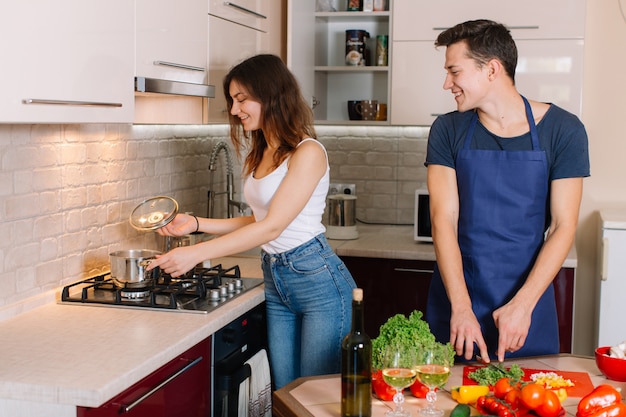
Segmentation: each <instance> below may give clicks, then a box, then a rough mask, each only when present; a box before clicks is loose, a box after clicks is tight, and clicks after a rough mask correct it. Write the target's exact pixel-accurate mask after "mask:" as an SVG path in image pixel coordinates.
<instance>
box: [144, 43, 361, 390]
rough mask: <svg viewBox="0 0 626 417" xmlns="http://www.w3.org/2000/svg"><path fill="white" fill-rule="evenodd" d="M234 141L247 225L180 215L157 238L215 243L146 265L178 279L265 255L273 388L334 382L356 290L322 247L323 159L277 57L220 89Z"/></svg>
mask: <svg viewBox="0 0 626 417" xmlns="http://www.w3.org/2000/svg"><path fill="white" fill-rule="evenodd" d="M224 92H225V95H226V102H227V106H228V109H229V114H230V126H231V130H230V132H231V139H232V141H233V144H234V147H235V150H236V151H237V154H238V155H239V156H241V154H242V151H243V150H244V149H246V150H248V149H249V152H248V153H247V156H246V157H245V160H244V164H243V174H244V176H245V177H246V178H245V184H244V195H245V197H246V202H247V203H248V204H249V205H250V207H251V208H252V212H253V216H248V217H237V218H232V219H203V218H197V217H195V216H192V215H188V214H178V215H177V216H176V218H175V219H174V220H173V221H172V222H171V223H170V224H168V225H167V226H165V227H163V228H162V229H160V230H159V233H160V234H163V235H171V236H181V235H185V234H189V233H192V232H194V231H197V230H198V231H201V232H205V233H212V234H217V235H221V236H220V237H218V238H215V239H212V240H209V241H206V242H202V243H199V244H196V245H194V246H190V247H182V248H177V249H174V250H172V251H170V252H168V253H166V254H164V255H161V256H159V257H158V259H157V260H156V261H154V262H152V264H151V265H150V267H151V268H154V267H156V266H159V267H160V268H161V269H163V270H164V271H165V272H166V273H168V274H171V275H172V276H180V275H182V274H184V273H185V272H187V271H189V270H190V269H191V268H193V267H194V266H195V265H196V264H198V263H200V262H202V261H203V260H206V259H212V258H219V257H222V256H228V255H232V254H235V253H239V252H243V251H245V250H248V249H251V248H254V247H257V246H261V248H262V252H261V262H262V269H263V276H264V281H265V299H266V305H267V321H268V339H269V356H270V366H271V371H272V379H273V382H274V388H275V389H279V388H280V387H282V386H283V385H285V384H287V383H288V382H290V381H292V380H294V379H296V378H298V377H300V376H310V375H323V374H329V373H338V372H339V371H340V364H341V341H342V339H343V337H344V336H345V335H346V333H347V332H348V331H349V329H350V320H351V297H352V295H351V292H352V288H354V287H355V286H356V285H355V283H354V280H353V278H352V276H351V275H350V273H349V271H348V270H347V268H346V266H345V265H344V264H343V262H342V261H341V260H340V259H339V257H338V256H337V255H336V254H335V253H334V252H333V250H332V248H331V247H330V246H329V244H328V242H327V241H326V238H325V237H324V231H325V229H324V226H323V225H322V222H321V220H322V214H323V211H324V206H325V201H326V194H327V192H328V186H329V172H330V168H329V166H328V158H327V155H326V150H325V149H324V147H323V145H322V144H321V143H319V142H318V141H317V140H315V130H314V128H313V114H312V112H311V109H310V108H309V107H308V106H307V104H306V102H305V100H304V98H303V97H302V94H301V92H300V88H299V86H298V83H297V81H296V79H295V77H294V76H293V74H291V72H290V71H289V69H288V68H287V67H286V66H285V64H284V63H283V62H282V61H281V60H280V58H278V57H276V56H274V55H257V56H254V57H252V58H249V59H247V60H245V61H243V62H242V63H240V64H238V65H237V66H235V67H234V68H232V69H231V71H230V72H229V73H228V74H227V75H226V77H225V79H224Z"/></svg>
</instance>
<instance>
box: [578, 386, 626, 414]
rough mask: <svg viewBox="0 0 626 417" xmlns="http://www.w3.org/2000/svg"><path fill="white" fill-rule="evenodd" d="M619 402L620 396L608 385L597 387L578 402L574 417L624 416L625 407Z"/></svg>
mask: <svg viewBox="0 0 626 417" xmlns="http://www.w3.org/2000/svg"><path fill="white" fill-rule="evenodd" d="M621 401H622V395H621V394H620V393H619V391H617V390H616V389H615V388H614V387H613V386H611V385H608V384H602V385H598V386H597V387H596V388H595V389H594V390H593V391H591V392H590V393H589V394H587V395H585V396H584V397H583V398H582V399H581V400H580V402H579V403H578V410H577V412H576V416H577V417H614V416H623V415H626V405H624V404H623V403H622V402H621ZM620 408H621V411H620ZM620 412H621V413H622V414H620ZM607 413H610V414H607ZM615 413H617V414H615Z"/></svg>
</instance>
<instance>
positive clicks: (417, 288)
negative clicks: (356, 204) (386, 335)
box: [341, 256, 575, 353]
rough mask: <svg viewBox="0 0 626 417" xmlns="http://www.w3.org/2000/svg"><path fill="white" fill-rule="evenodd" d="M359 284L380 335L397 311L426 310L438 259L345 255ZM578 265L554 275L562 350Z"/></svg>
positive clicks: (370, 326)
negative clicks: (380, 330)
mask: <svg viewBox="0 0 626 417" xmlns="http://www.w3.org/2000/svg"><path fill="white" fill-rule="evenodd" d="M341 259H342V260H343V261H344V263H345V264H346V266H347V267H348V270H349V271H350V273H351V274H352V276H353V277H354V280H355V281H356V283H357V285H358V286H359V287H361V288H363V297H364V300H365V312H364V315H365V331H366V333H367V334H368V335H369V336H370V337H371V338H374V337H377V336H378V332H379V329H380V326H381V325H382V324H384V323H385V322H386V321H387V320H388V319H389V317H391V316H393V315H395V314H404V315H409V314H410V313H411V312H412V311H413V310H420V311H422V312H424V311H426V302H427V299H428V289H429V287H430V280H431V278H432V274H433V269H434V267H435V262H433V261H417V260H401V259H384V258H360V257H352V256H342V257H341ZM574 275H575V269H573V268H562V269H561V270H560V271H559V273H558V275H557V276H556V277H555V279H554V293H555V298H556V307H557V315H558V319H559V337H560V344H561V345H560V350H561V353H571V351H572V324H573V311H574V310H573V307H574Z"/></svg>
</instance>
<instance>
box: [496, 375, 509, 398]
mask: <svg viewBox="0 0 626 417" xmlns="http://www.w3.org/2000/svg"><path fill="white" fill-rule="evenodd" d="M513 389H514V387H513V386H512V385H511V380H510V379H509V378H500V379H499V380H498V382H496V384H495V385H494V386H493V393H494V395H495V396H496V398H500V399H503V398H504V396H505V395H506V394H507V393H508V392H509V391H511V390H513Z"/></svg>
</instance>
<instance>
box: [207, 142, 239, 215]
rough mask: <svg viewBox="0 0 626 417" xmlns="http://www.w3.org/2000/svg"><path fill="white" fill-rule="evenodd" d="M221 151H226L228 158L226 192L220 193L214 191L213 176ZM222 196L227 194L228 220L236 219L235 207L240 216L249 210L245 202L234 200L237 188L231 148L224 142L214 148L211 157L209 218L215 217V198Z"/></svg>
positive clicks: (208, 193)
mask: <svg viewBox="0 0 626 417" xmlns="http://www.w3.org/2000/svg"><path fill="white" fill-rule="evenodd" d="M221 151H224V156H225V157H226V191H222V192H219V193H218V192H215V191H214V190H213V185H214V184H213V176H214V174H215V170H216V166H215V162H216V161H217V157H218V156H219V154H220V152H221ZM221 194H226V215H227V217H228V218H232V217H234V214H233V207H236V208H237V209H238V211H239V215H240V216H242V215H244V214H245V211H246V210H247V209H248V208H249V206H248V205H247V204H246V203H245V202H243V201H237V200H235V199H234V195H235V186H234V180H233V160H232V157H231V154H230V148H229V147H228V144H226V142H224V141H219V142H217V143H216V144H215V145H214V146H213V150H212V151H211V157H210V158H209V191H208V192H207V217H208V218H211V217H213V215H214V206H215V197H216V196H218V195H221Z"/></svg>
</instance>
